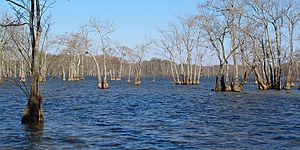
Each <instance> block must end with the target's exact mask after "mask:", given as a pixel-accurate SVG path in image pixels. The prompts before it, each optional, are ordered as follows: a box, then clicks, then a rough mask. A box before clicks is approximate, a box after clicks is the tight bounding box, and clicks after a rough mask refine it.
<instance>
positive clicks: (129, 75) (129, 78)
mask: <svg viewBox="0 0 300 150" xmlns="http://www.w3.org/2000/svg"><path fill="white" fill-rule="evenodd" d="M128 65H129V67H128V79H127V83H128V84H130V80H131V63H128Z"/></svg>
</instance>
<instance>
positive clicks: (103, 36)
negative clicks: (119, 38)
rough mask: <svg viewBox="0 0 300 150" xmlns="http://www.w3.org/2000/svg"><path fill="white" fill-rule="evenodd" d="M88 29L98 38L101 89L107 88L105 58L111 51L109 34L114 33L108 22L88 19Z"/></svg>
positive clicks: (111, 25)
mask: <svg viewBox="0 0 300 150" xmlns="http://www.w3.org/2000/svg"><path fill="white" fill-rule="evenodd" d="M89 27H90V29H91V30H92V31H93V32H95V33H96V34H97V36H98V38H99V39H98V45H99V49H100V51H101V53H102V55H103V71H104V72H103V76H104V77H103V86H102V88H103V89H107V88H108V82H107V74H108V72H107V57H108V56H109V54H110V53H111V51H112V50H113V49H112V48H111V47H112V46H111V43H113V42H112V39H111V37H110V36H111V33H113V32H114V31H115V29H114V27H113V24H112V23H111V22H109V21H104V22H103V21H99V20H97V19H95V18H92V19H90V21H89Z"/></svg>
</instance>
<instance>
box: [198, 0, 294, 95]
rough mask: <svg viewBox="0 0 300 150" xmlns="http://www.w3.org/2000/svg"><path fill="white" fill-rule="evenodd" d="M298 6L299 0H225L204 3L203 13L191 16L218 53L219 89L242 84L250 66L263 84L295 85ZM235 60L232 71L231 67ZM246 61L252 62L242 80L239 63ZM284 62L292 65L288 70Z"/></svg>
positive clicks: (237, 88) (232, 88)
mask: <svg viewBox="0 0 300 150" xmlns="http://www.w3.org/2000/svg"><path fill="white" fill-rule="evenodd" d="M298 6H299V3H298V1H295V0H288V1H279V0H270V1H262V0H250V1H248V0H247V1H241V0H223V1H207V2H205V3H202V4H200V5H199V14H198V15H195V16H194V17H192V19H193V20H197V22H198V26H199V28H200V29H201V30H202V31H203V32H205V34H206V35H205V38H206V41H208V47H210V48H211V49H212V51H213V52H214V53H215V54H216V55H217V58H218V59H219V66H220V67H219V73H218V75H217V77H216V87H215V90H216V91H220V90H221V91H240V90H242V89H243V85H244V84H245V83H246V81H247V77H248V75H249V73H250V72H253V73H254V75H255V78H256V81H257V83H258V87H259V89H261V90H267V89H278V90H280V89H282V88H285V89H290V87H291V86H292V85H293V84H292V83H293V82H295V80H296V77H297V75H295V74H294V73H295V70H293V69H292V68H297V66H296V64H297V63H296V62H297V61H299V60H297V59H295V57H293V56H295V53H294V52H295V51H294V46H293V42H294V40H295V37H294V31H295V28H296V25H297V22H298V21H299V17H300V15H299V13H300V9H299V7H298ZM228 43H230V44H228ZM228 45H230V46H228ZM230 62H232V63H233V66H234V69H233V73H229V63H230ZM242 64H244V65H245V64H246V65H247V67H245V69H244V71H243V72H244V76H243V78H242V82H241V83H238V82H239V76H238V68H239V67H238V65H242ZM283 64H287V65H288V70H287V73H286V74H285V75H283ZM230 75H231V79H230ZM283 82H284V84H282V83H283Z"/></svg>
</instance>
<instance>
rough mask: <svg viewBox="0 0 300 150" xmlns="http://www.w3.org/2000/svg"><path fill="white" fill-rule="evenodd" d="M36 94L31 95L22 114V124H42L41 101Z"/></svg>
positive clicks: (40, 97) (39, 96)
mask: <svg viewBox="0 0 300 150" xmlns="http://www.w3.org/2000/svg"><path fill="white" fill-rule="evenodd" d="M42 99H43V98H42V96H41V95H38V94H31V95H30V97H29V100H28V103H27V106H26V108H25V109H24V111H23V113H22V124H39V123H43V122H44V113H43V100H42Z"/></svg>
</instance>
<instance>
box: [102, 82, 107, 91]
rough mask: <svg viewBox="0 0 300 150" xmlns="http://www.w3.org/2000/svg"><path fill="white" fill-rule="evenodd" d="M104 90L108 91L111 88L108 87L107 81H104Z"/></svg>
mask: <svg viewBox="0 0 300 150" xmlns="http://www.w3.org/2000/svg"><path fill="white" fill-rule="evenodd" d="M102 88H103V89H108V88H109V87H108V83H107V81H104V82H103V85H102Z"/></svg>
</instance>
